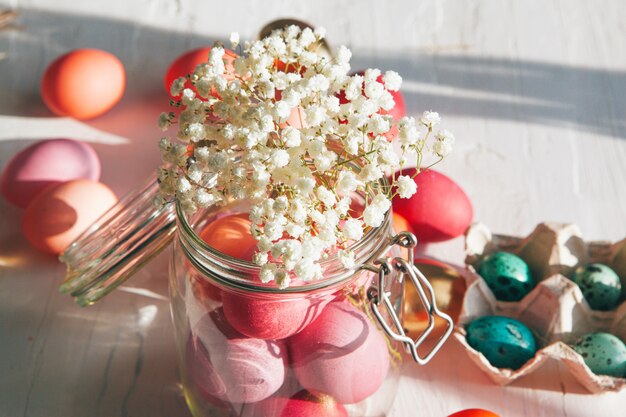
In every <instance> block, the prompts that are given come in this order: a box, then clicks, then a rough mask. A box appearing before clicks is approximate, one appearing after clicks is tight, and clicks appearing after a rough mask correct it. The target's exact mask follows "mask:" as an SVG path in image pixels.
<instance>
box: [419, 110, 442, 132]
mask: <svg viewBox="0 0 626 417" xmlns="http://www.w3.org/2000/svg"><path fill="white" fill-rule="evenodd" d="M440 122H441V118H440V117H439V113H437V112H434V111H425V112H424V113H423V114H422V117H420V123H421V124H423V125H424V126H426V127H428V128H432V127H433V126H436V125H438V124H439V123H440Z"/></svg>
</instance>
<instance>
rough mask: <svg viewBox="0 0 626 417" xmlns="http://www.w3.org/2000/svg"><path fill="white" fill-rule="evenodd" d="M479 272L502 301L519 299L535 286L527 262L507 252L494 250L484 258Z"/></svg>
mask: <svg viewBox="0 0 626 417" xmlns="http://www.w3.org/2000/svg"><path fill="white" fill-rule="evenodd" d="M478 273H479V274H480V276H481V277H483V279H484V280H485V282H486V283H487V285H488V286H489V288H491V291H492V292H493V295H495V296H496V298H497V299H498V300H500V301H519V300H521V299H522V298H524V296H525V295H526V294H528V293H529V292H530V290H532V289H533V287H534V282H533V277H532V275H531V274H530V269H529V268H528V265H527V264H526V262H524V261H523V260H522V258H520V257H519V256H516V255H513V254H512V253H507V252H494V253H492V254H491V255H488V256H487V257H485V259H483V261H482V262H481V263H480V265H479V266H478Z"/></svg>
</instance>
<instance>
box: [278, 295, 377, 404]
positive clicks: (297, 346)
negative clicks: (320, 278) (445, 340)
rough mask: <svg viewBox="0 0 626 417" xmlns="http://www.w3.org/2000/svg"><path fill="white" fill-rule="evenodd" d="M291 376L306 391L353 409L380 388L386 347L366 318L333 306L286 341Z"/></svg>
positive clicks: (350, 309)
mask: <svg viewBox="0 0 626 417" xmlns="http://www.w3.org/2000/svg"><path fill="white" fill-rule="evenodd" d="M288 346H289V353H290V357H291V361H292V366H293V369H294V373H295V374H296V377H297V378H298V381H300V384H302V386H303V387H304V388H306V389H307V390H309V391H322V392H325V393H328V394H329V395H331V396H333V397H334V398H336V399H337V401H339V402H341V403H344V404H352V403H357V402H360V401H362V400H364V399H365V398H367V397H368V396H370V395H372V394H373V393H374V392H376V391H377V390H378V388H380V386H381V385H382V384H383V382H384V380H385V377H386V375H387V371H388V370H389V352H388V350H387V342H386V341H385V338H384V337H383V336H382V335H381V334H380V333H379V331H378V330H377V329H376V327H375V326H374V324H373V323H372V322H371V321H370V320H369V319H368V317H367V316H366V315H365V314H364V313H363V312H361V311H360V310H358V309H357V308H355V307H353V306H352V305H351V304H349V303H347V302H333V303H330V304H328V305H327V306H326V308H325V309H324V311H323V312H322V314H320V316H319V317H318V318H317V320H315V321H314V322H313V323H311V324H310V325H309V326H308V327H307V328H306V329H304V330H303V331H302V332H300V333H298V334H296V335H294V336H292V337H291V338H290V339H289V340H288Z"/></svg>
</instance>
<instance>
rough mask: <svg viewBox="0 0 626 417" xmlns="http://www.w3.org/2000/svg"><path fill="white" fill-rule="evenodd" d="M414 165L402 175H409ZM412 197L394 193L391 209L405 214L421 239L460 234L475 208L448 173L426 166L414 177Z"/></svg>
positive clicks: (433, 240)
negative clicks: (396, 195) (415, 188)
mask: <svg viewBox="0 0 626 417" xmlns="http://www.w3.org/2000/svg"><path fill="white" fill-rule="evenodd" d="M414 173H415V168H407V169H405V170H403V171H402V172H401V173H400V174H401V175H408V176H412V175H413V174H414ZM414 181H415V183H416V184H417V192H416V193H415V194H414V195H413V196H412V197H411V198H408V199H407V198H399V197H396V198H394V200H393V210H394V211H395V212H396V213H398V214H400V215H401V216H403V217H404V218H406V219H407V220H408V222H409V224H410V225H411V227H412V228H413V232H414V233H415V235H416V236H417V240H418V241H419V242H421V243H429V242H441V241H444V240H448V239H452V238H455V237H457V236H460V235H462V234H463V233H464V232H465V230H466V229H467V227H468V226H469V225H470V223H471V222H472V218H473V215H474V209H473V208H472V203H471V201H470V199H469V198H468V196H467V194H465V192H464V191H463V189H462V188H461V187H459V186H458V185H457V184H456V183H455V182H454V181H452V180H451V179H450V178H448V177H447V176H445V175H443V174H441V173H439V172H437V171H433V170H432V169H427V170H424V171H422V172H420V173H419V174H418V175H417V176H416V177H415V178H414Z"/></svg>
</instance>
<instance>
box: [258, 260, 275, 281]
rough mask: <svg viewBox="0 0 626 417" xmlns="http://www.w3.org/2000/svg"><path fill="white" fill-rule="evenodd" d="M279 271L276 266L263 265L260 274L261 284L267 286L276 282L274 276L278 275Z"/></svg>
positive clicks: (270, 264)
mask: <svg viewBox="0 0 626 417" xmlns="http://www.w3.org/2000/svg"><path fill="white" fill-rule="evenodd" d="M277 269H278V268H277V266H276V264H272V263H267V264H265V265H263V266H262V267H261V270H260V272H259V279H260V280H261V282H262V283H264V284H267V283H268V282H272V281H274V274H276V270H277Z"/></svg>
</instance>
